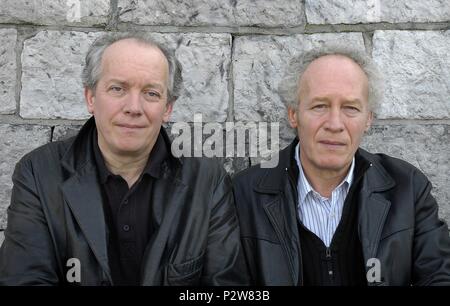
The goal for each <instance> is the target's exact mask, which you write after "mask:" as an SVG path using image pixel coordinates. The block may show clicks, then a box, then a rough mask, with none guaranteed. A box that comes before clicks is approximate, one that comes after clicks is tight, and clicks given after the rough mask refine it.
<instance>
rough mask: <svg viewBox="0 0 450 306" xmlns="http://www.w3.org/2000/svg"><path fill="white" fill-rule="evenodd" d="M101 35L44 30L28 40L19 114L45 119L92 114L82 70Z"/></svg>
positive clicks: (24, 116) (24, 57)
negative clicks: (93, 44) (86, 96)
mask: <svg viewBox="0 0 450 306" xmlns="http://www.w3.org/2000/svg"><path fill="white" fill-rule="evenodd" d="M99 35H100V33H82V32H58V31H42V32H39V33H38V34H37V35H36V36H34V37H32V38H29V39H27V40H25V42H24V48H23V53H22V92H21V94H20V116H22V117H23V118H46V119H49V118H65V119H84V118H88V117H89V113H88V112H87V109H86V105H85V102H84V97H83V86H82V83H81V71H82V67H83V64H84V57H85V54H86V52H87V50H88V47H89V45H90V43H92V42H93V41H94V39H95V38H96V37H98V36H99Z"/></svg>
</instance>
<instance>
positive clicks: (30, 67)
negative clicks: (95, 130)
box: [20, 31, 231, 121]
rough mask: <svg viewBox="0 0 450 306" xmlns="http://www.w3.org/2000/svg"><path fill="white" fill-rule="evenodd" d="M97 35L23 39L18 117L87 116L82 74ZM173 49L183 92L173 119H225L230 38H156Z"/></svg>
mask: <svg viewBox="0 0 450 306" xmlns="http://www.w3.org/2000/svg"><path fill="white" fill-rule="evenodd" d="M99 35H100V34H99V33H89V34H86V33H81V32H56V31H43V32H39V33H38V34H37V35H36V36H35V37H33V38H31V39H28V40H26V41H25V46H24V52H23V55H22V61H23V63H22V66H23V74H22V86H23V87H22V94H21V107H20V115H21V116H22V117H24V118H67V119H85V118H88V117H89V114H88V112H87V110H86V106H85V103H84V98H83V89H82V84H81V79H80V75H81V70H82V65H83V61H84V55H85V53H86V51H87V48H88V46H89V44H90V42H91V41H93V40H94V39H95V38H96V37H97V36H99ZM152 37H153V38H154V39H155V40H156V41H158V42H160V43H162V44H163V45H165V46H167V48H170V49H172V50H175V54H176V57H177V59H178V60H179V62H180V64H181V66H182V70H183V73H182V76H183V80H184V87H185V90H184V91H183V94H182V96H181V97H180V98H179V99H178V100H177V102H176V104H175V106H174V112H173V114H172V117H171V120H173V121H180V120H182V121H192V120H193V114H194V113H195V112H199V113H202V114H203V120H204V121H225V120H226V117H227V110H228V102H229V101H228V100H229V94H228V78H229V75H228V74H229V65H230V58H231V37H230V35H229V34H196V33H192V34H185V35H183V34H165V35H163V34H158V33H154V34H152Z"/></svg>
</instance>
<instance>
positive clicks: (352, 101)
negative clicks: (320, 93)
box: [311, 97, 362, 104]
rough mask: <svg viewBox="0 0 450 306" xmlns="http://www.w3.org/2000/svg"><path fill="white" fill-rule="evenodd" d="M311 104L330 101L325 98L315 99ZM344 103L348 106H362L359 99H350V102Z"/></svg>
mask: <svg viewBox="0 0 450 306" xmlns="http://www.w3.org/2000/svg"><path fill="white" fill-rule="evenodd" d="M311 101H312V102H329V101H330V99H328V98H327V97H315V98H313V99H312V100H311ZM344 103H348V104H362V101H361V100H360V99H357V98H356V99H351V100H345V101H344Z"/></svg>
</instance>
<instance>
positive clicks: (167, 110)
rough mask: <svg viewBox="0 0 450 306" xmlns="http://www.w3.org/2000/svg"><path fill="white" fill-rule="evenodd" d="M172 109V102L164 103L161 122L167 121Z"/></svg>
mask: <svg viewBox="0 0 450 306" xmlns="http://www.w3.org/2000/svg"><path fill="white" fill-rule="evenodd" d="M172 110H173V103H169V102H167V103H166V110H165V112H164V114H163V122H164V123H166V122H168V121H169V118H170V115H171V114H172Z"/></svg>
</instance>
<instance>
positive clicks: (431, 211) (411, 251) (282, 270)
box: [233, 140, 450, 286]
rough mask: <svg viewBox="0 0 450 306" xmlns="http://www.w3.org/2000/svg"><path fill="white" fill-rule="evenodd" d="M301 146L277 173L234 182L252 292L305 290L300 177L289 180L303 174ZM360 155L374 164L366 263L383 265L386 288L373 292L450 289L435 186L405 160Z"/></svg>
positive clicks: (257, 172)
mask: <svg viewBox="0 0 450 306" xmlns="http://www.w3.org/2000/svg"><path fill="white" fill-rule="evenodd" d="M296 144H297V140H296V141H294V142H293V143H292V144H291V145H290V146H288V147H287V148H286V149H284V150H282V151H281V152H280V155H279V164H278V166H277V167H276V168H271V169H270V168H266V169H264V168H260V167H259V166H254V167H251V168H250V169H247V170H245V171H243V172H241V173H240V174H238V175H237V176H236V177H235V178H234V180H233V189H234V194H235V202H236V206H237V210H238V219H239V221H240V225H241V239H242V242H243V247H244V253H245V257H246V261H247V264H248V266H249V269H250V274H251V278H252V283H253V284H257V285H298V284H300V285H301V284H302V273H301V267H302V264H301V262H302V259H301V256H300V254H301V252H300V248H301V241H299V234H298V229H297V222H298V221H297V211H296V206H297V202H298V200H297V199H298V197H297V177H293V175H290V174H289V173H292V172H293V171H291V170H292V169H291V168H292V167H294V166H295V167H297V165H296V164H295V163H292V162H291V161H292V160H293V158H294V157H293V151H294V147H295V146H296ZM357 154H359V155H360V157H362V158H364V159H365V160H367V161H368V162H369V164H370V167H369V168H368V169H367V170H366V172H365V173H364V175H363V177H362V181H361V188H360V190H359V192H357V195H356V196H357V197H358V205H359V208H358V234H359V238H360V241H361V245H362V248H363V256H364V262H366V263H367V262H368V260H369V259H370V258H377V259H379V260H380V264H381V270H380V272H381V281H380V282H378V283H368V285H374V284H375V285H400V286H406V285H431V284H442V285H450V238H449V231H448V228H447V226H446V224H445V223H444V222H442V221H440V220H439V219H438V205H437V203H436V201H435V199H434V198H433V197H432V196H431V194H430V190H431V184H430V182H429V181H428V180H427V178H426V177H425V176H424V175H423V174H422V173H421V172H420V171H419V170H417V169H416V168H415V167H413V166H412V165H410V164H408V163H406V162H404V161H401V160H399V159H395V158H392V157H389V156H386V155H383V154H370V153H368V152H366V151H364V150H362V149H359V150H358V152H357ZM369 263H370V265H369V266H367V267H366V271H369V270H370V268H372V267H373V264H372V263H371V262H369Z"/></svg>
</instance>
